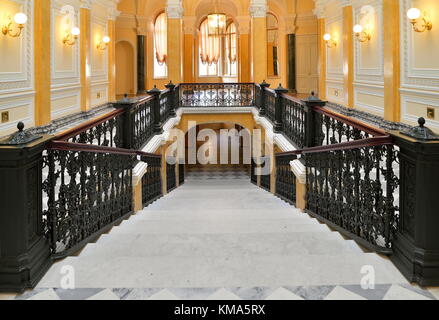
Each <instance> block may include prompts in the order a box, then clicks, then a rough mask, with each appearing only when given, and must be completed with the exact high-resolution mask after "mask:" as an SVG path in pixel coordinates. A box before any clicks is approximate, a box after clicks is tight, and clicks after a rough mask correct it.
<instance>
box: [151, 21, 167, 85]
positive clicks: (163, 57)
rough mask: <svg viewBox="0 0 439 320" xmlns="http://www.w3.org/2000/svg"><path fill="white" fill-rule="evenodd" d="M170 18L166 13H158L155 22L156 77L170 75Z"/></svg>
mask: <svg viewBox="0 0 439 320" xmlns="http://www.w3.org/2000/svg"><path fill="white" fill-rule="evenodd" d="M167 60H168V20H167V17H166V13H165V12H163V13H161V14H159V15H158V17H157V19H156V20H155V23H154V78H156V79H157V78H166V77H167V76H168V66H167Z"/></svg>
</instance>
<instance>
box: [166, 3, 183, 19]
mask: <svg viewBox="0 0 439 320" xmlns="http://www.w3.org/2000/svg"><path fill="white" fill-rule="evenodd" d="M183 13H184V9H183V4H182V0H168V3H167V5H166V14H167V15H168V18H169V19H181V18H182V17H183Z"/></svg>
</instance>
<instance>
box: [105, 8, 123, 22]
mask: <svg viewBox="0 0 439 320" xmlns="http://www.w3.org/2000/svg"><path fill="white" fill-rule="evenodd" d="M120 14H121V12H120V11H119V10H117V8H116V7H113V8H109V9H108V20H111V21H116V19H117V17H118V16H120Z"/></svg>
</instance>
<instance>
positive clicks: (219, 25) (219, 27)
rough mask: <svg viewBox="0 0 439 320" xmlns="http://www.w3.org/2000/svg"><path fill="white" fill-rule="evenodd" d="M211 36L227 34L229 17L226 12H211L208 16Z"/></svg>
mask: <svg viewBox="0 0 439 320" xmlns="http://www.w3.org/2000/svg"><path fill="white" fill-rule="evenodd" d="M207 25H208V27H209V36H224V35H225V34H226V27H227V17H226V15H225V14H224V13H211V14H209V15H208V16H207Z"/></svg>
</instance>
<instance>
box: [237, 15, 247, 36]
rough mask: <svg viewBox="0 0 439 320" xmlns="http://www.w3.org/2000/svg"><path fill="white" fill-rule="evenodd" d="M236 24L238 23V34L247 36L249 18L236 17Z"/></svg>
mask: <svg viewBox="0 0 439 320" xmlns="http://www.w3.org/2000/svg"><path fill="white" fill-rule="evenodd" d="M236 22H237V23H238V31H239V34H249V33H250V17H249V16H238V17H236Z"/></svg>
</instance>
